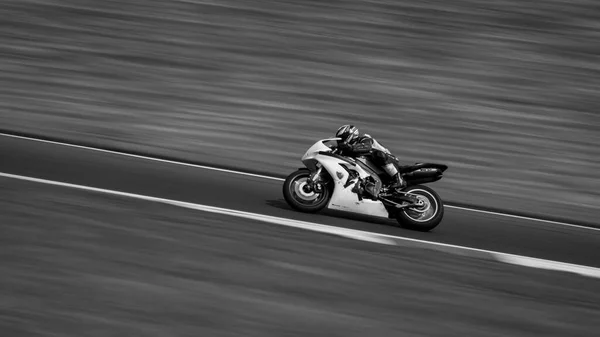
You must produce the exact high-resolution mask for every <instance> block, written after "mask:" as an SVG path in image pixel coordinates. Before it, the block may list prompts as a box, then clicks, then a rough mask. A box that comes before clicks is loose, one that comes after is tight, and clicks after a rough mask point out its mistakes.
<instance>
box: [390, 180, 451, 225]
mask: <svg viewBox="0 0 600 337" xmlns="http://www.w3.org/2000/svg"><path fill="white" fill-rule="evenodd" d="M403 191H404V192H407V193H411V194H416V195H418V196H417V198H418V199H420V200H422V201H423V203H424V206H423V207H420V208H417V209H414V210H413V209H410V208H405V209H401V210H398V212H397V214H396V220H397V221H398V223H399V224H400V226H402V227H404V228H407V229H411V230H416V231H420V232H428V231H430V230H432V229H434V228H435V227H437V226H438V225H439V224H440V222H441V221H442V218H443V217H444V204H443V202H442V199H441V198H440V196H439V195H438V194H437V193H436V192H435V191H434V190H432V189H431V188H429V187H426V186H422V185H414V186H410V187H407V188H405V189H404V190H403Z"/></svg>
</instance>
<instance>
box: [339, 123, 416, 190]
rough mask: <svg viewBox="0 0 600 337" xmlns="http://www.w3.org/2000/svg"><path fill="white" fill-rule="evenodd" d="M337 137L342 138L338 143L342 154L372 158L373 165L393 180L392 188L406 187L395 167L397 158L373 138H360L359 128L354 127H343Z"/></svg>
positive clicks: (364, 136) (367, 136)
mask: <svg viewBox="0 0 600 337" xmlns="http://www.w3.org/2000/svg"><path fill="white" fill-rule="evenodd" d="M335 136H336V137H339V138H341V141H339V142H338V149H339V150H340V151H341V154H344V155H348V156H370V157H371V159H372V160H373V163H374V164H376V165H378V166H380V167H381V168H382V169H383V170H384V171H385V173H387V174H388V175H389V176H390V177H391V178H392V184H391V186H390V187H391V188H393V189H397V188H402V187H405V186H406V182H405V181H404V180H403V179H402V177H401V176H400V172H398V168H397V167H396V165H394V162H395V161H396V158H394V157H393V156H392V155H391V154H390V152H389V151H388V150H387V149H386V148H384V147H383V146H381V145H380V144H379V143H378V142H377V141H376V140H375V139H374V138H373V137H371V136H369V135H367V134H365V135H362V136H360V134H359V132H358V128H357V127H355V126H354V125H343V126H341V127H340V128H339V129H338V130H337V132H336V133H335Z"/></svg>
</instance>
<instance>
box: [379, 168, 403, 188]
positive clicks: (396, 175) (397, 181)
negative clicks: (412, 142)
mask: <svg viewBox="0 0 600 337" xmlns="http://www.w3.org/2000/svg"><path fill="white" fill-rule="evenodd" d="M383 170H384V171H385V173H387V174H389V175H390V177H392V183H391V184H390V188H391V189H393V190H395V189H399V188H402V187H404V186H406V183H405V182H404V180H403V179H402V177H401V176H400V172H398V169H397V168H396V166H395V165H394V164H386V165H385V166H384V167H383Z"/></svg>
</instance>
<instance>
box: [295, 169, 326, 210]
mask: <svg viewBox="0 0 600 337" xmlns="http://www.w3.org/2000/svg"><path fill="white" fill-rule="evenodd" d="M310 174H311V173H310V171H309V170H307V169H300V170H298V171H296V172H294V173H292V174H290V175H289V176H288V177H287V179H285V182H284V183H283V197H284V198H285V201H286V202H287V203H288V205H290V207H292V208H293V209H295V210H297V211H300V212H305V213H316V212H318V211H320V210H322V209H323V208H325V206H327V204H328V203H329V198H330V196H331V189H330V187H329V186H328V185H327V186H323V191H322V192H321V193H317V192H314V191H307V190H306V189H305V187H306V186H307V180H308V178H309V177H310Z"/></svg>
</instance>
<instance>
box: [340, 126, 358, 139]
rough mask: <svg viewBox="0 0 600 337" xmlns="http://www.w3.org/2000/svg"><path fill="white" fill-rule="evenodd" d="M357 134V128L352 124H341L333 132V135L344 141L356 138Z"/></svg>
mask: <svg viewBox="0 0 600 337" xmlns="http://www.w3.org/2000/svg"><path fill="white" fill-rule="evenodd" d="M358 135H359V133H358V128H357V127H356V126H354V125H343V126H341V127H340V128H339V129H338V130H337V132H336V133H335V136H336V137H339V138H341V139H342V142H345V143H351V142H352V141H353V140H355V139H357V138H358Z"/></svg>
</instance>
